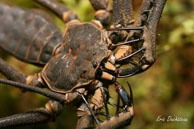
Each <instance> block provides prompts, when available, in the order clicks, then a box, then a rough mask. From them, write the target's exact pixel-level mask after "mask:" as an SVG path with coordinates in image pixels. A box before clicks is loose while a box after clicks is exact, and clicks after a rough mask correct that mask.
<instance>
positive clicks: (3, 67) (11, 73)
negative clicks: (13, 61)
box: [0, 58, 26, 83]
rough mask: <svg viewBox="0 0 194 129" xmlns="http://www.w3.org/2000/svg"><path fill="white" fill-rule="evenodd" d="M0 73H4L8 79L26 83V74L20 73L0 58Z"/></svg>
mask: <svg viewBox="0 0 194 129" xmlns="http://www.w3.org/2000/svg"><path fill="white" fill-rule="evenodd" d="M0 73H2V74H3V75H4V76H5V77H6V78H7V79H9V80H13V81H18V82H22V83H25V82H26V75H24V74H22V73H20V72H19V71H17V70H16V69H14V68H13V67H12V66H10V65H9V64H8V63H7V62H5V61H4V60H2V59H1V58H0Z"/></svg>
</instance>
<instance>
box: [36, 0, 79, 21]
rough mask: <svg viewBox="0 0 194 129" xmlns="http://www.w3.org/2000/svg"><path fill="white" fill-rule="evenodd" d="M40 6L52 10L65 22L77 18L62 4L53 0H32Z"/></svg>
mask: <svg viewBox="0 0 194 129" xmlns="http://www.w3.org/2000/svg"><path fill="white" fill-rule="evenodd" d="M34 1H36V2H37V3H39V4H41V5H42V6H44V7H46V8H48V9H50V10H51V11H53V12H54V13H55V14H56V15H57V16H58V17H60V18H61V19H62V20H63V21H64V22H65V23H67V22H69V21H71V20H79V18H78V17H77V15H76V14H74V13H73V12H72V11H71V10H69V9H68V8H67V7H65V6H64V5H63V4H60V3H57V2H56V1H54V0H34Z"/></svg>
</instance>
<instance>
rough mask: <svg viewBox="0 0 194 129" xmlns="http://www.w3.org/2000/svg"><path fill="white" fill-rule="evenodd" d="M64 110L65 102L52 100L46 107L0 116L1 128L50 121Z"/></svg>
mask: <svg viewBox="0 0 194 129" xmlns="http://www.w3.org/2000/svg"><path fill="white" fill-rule="evenodd" d="M62 111H63V104H61V103H60V102H58V101H54V100H50V101H49V102H48V103H47V104H46V105H45V107H42V108H38V109H35V110H32V111H29V112H25V113H20V114H16V115H13V116H8V117H4V118H0V128H7V127H13V126H22V125H30V124H36V123H41V122H48V121H49V120H52V119H54V118H55V117H56V116H57V115H59V114H60V113H61V112H62Z"/></svg>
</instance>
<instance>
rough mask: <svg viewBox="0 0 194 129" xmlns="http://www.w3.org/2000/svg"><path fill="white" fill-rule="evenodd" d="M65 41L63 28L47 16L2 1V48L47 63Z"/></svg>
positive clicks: (24, 59)
mask: <svg viewBox="0 0 194 129" xmlns="http://www.w3.org/2000/svg"><path fill="white" fill-rule="evenodd" d="M61 42H62V34H61V31H60V30H59V29H58V28H57V27H56V26H55V25H54V24H53V23H52V22H49V21H48V20H47V19H46V18H44V17H43V16H40V15H38V14H37V13H35V11H33V10H28V11H24V10H22V9H20V8H18V7H10V6H8V5H5V4H2V3H0V48H2V49H4V50H5V51H7V52H9V53H11V54H12V55H14V56H15V57H17V58H19V59H20V60H23V61H26V62H29V63H33V64H37V65H44V64H45V63H46V62H48V60H49V59H50V58H51V56H52V53H53V50H54V48H55V47H56V46H57V45H58V44H60V43H61Z"/></svg>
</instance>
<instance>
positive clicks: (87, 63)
mask: <svg viewBox="0 0 194 129" xmlns="http://www.w3.org/2000/svg"><path fill="white" fill-rule="evenodd" d="M34 1H36V2H38V3H39V4H41V5H43V6H44V7H47V8H48V9H50V10H52V11H53V12H54V13H55V14H56V15H58V16H59V17H60V18H61V19H62V20H63V21H64V22H65V23H66V29H65V31H64V33H63V34H62V33H61V32H60V30H59V29H58V28H57V27H56V26H55V25H54V24H53V23H52V22H50V19H49V18H48V16H45V15H46V14H44V13H43V12H41V11H37V10H29V11H24V10H22V9H20V8H18V7H10V6H7V5H5V4H0V11H1V13H0V23H1V26H0V47H1V48H2V49H4V50H6V51H7V52H9V53H11V54H12V55H14V56H15V57H17V58H19V59H20V60H23V61H25V62H29V63H32V64H35V65H40V66H44V67H43V69H42V71H41V72H40V73H38V74H36V75H29V76H26V75H21V76H22V77H23V78H25V79H22V80H17V81H20V82H23V83H26V84H28V85H33V86H37V87H41V88H42V87H45V86H46V87H48V88H49V89H50V90H51V91H53V92H56V93H60V94H64V96H65V100H64V101H65V102H63V104H64V103H69V102H71V101H74V100H75V99H77V98H79V97H80V96H81V98H82V99H83V100H84V102H85V103H86V106H87V108H88V110H89V111H90V114H89V115H91V114H92V116H93V117H94V119H95V121H96V123H97V124H98V125H99V126H100V122H99V121H98V119H97V118H96V116H95V113H98V110H100V109H101V108H103V107H105V108H106V113H107V121H106V122H105V126H103V125H104V123H102V124H101V126H102V127H106V128H111V127H109V126H108V125H106V123H109V122H110V121H111V120H113V121H114V117H115V116H114V117H112V119H111V117H110V116H109V115H108V110H107V105H106V104H107V103H108V101H107V100H108V98H109V96H108V93H107V92H106V89H107V88H108V85H110V84H114V85H115V87H116V91H117V93H118V94H119V96H120V98H121V100H122V102H123V107H122V108H123V110H124V111H125V112H127V113H128V114H127V113H126V114H127V116H126V118H127V119H126V118H125V117H122V116H125V114H124V113H123V112H121V113H120V119H121V121H120V123H122V122H123V121H128V119H130V120H131V119H132V117H133V114H134V111H133V104H132V99H131V98H130V97H129V95H128V93H127V92H126V90H125V89H124V88H123V87H122V86H121V85H120V84H119V83H118V82H117V81H116V79H117V78H123V77H129V76H132V75H135V74H137V73H140V72H143V71H145V70H146V69H148V68H149V67H150V66H151V65H152V64H153V63H154V61H155V58H156V56H155V39H156V34H155V33H156V29H157V24H158V21H159V19H160V15H161V12H162V9H163V6H164V4H165V0H155V1H152V0H148V1H143V4H142V8H141V11H140V13H139V16H138V17H137V19H136V20H134V17H133V10H132V4H131V0H126V1H124V0H123V1H119V0H114V1H113V22H114V25H113V26H112V27H111V28H110V29H108V30H107V26H108V25H109V24H110V23H111V12H112V10H109V9H108V0H102V1H98V0H90V2H91V5H92V6H93V8H94V9H95V11H96V14H95V17H96V20H93V21H92V22H80V20H79V18H78V17H77V16H76V15H75V14H74V13H73V12H72V11H70V10H69V9H67V8H66V7H65V6H64V5H62V4H59V3H56V2H54V1H53V0H34ZM13 21H14V22H13ZM8 39H10V41H9V42H8ZM138 42H141V43H142V45H141V47H139V46H138V47H137V46H136V45H135V44H136V43H138ZM138 54H140V56H141V57H139V56H137V57H136V58H133V57H135V56H136V55H138ZM126 64H127V65H128V64H132V66H133V67H130V68H125V69H121V68H120V67H121V66H122V65H126ZM2 71H3V70H2ZM2 73H3V72H2ZM12 80H14V79H12ZM88 92H89V93H90V92H93V96H92V99H91V102H92V103H91V104H88V103H87V100H86V98H87V97H88V96H89V95H90V94H89V93H88ZM63 104H61V103H59V102H57V101H49V103H47V104H46V106H45V109H46V110H47V113H49V114H52V115H53V114H54V115H56V114H58V113H59V112H60V111H61V110H62V107H63ZM117 108H120V105H119V104H117ZM85 110H86V109H85V107H84V106H82V105H81V106H80V107H79V108H78V112H87V111H85ZM80 114H81V113H80ZM86 114H87V113H86ZM118 114H119V113H117V115H118ZM123 114H124V115H123ZM31 115H34V114H31ZM22 116H24V117H28V116H26V115H25V114H20V115H19V117H22ZM38 116H40V115H37V116H36V117H37V119H36V120H32V121H33V122H40V121H41V120H40V119H38ZM78 116H81V117H82V118H84V117H85V116H84V115H83V113H82V115H79V113H78ZM118 116H119V115H118ZM36 117H35V118H36ZM12 119H14V118H10V119H9V120H10V121H11V120H12ZM81 120H82V119H80V121H81ZM108 120H110V121H108ZM21 121H22V120H21ZM21 121H20V122H21ZM23 121H25V120H23ZM80 121H79V122H80ZM25 122H26V123H27V124H28V123H29V124H30V118H28V119H27V120H26V121H25ZM18 123H19V121H16V122H15V123H14V124H13V125H18ZM120 123H117V125H118V126H116V125H115V126H114V127H119V126H121V124H120ZM129 123H130V122H128V123H127V124H129ZM3 124H4V123H3ZM3 124H2V125H3ZM3 126H12V125H11V123H9V124H7V125H3ZM85 126H86V125H85V124H83V123H79V124H78V127H80V128H84V127H85Z"/></svg>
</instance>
